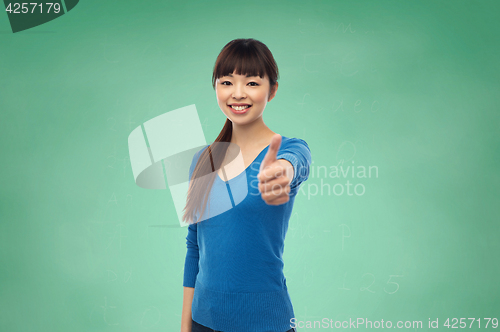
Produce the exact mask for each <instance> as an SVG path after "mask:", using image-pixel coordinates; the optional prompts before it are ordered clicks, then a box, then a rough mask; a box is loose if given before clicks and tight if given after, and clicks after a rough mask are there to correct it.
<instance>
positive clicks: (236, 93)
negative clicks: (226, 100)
mask: <svg viewBox="0 0 500 332" xmlns="http://www.w3.org/2000/svg"><path fill="white" fill-rule="evenodd" d="M233 98H234V99H242V98H245V87H244V85H243V84H235V85H234V90H233Z"/></svg>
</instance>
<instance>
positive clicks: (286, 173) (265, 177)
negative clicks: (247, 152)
mask: <svg viewBox="0 0 500 332" xmlns="http://www.w3.org/2000/svg"><path fill="white" fill-rule="evenodd" d="M280 146H281V135H279V134H276V135H274V136H273V138H272V139H271V144H270V145H269V150H268V151H267V154H266V156H265V157H264V160H263V161H262V163H261V164H260V170H259V174H258V175H257V179H258V180H259V191H260V192H261V195H262V199H263V200H264V201H265V202H266V203H267V204H268V205H281V204H284V203H286V202H288V200H289V199H290V197H289V195H288V194H289V193H290V182H291V181H292V179H293V166H292V164H291V163H290V162H289V161H288V160H285V159H279V160H276V157H277V155H278V150H279V148H280Z"/></svg>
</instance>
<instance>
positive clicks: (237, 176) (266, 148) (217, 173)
mask: <svg viewBox="0 0 500 332" xmlns="http://www.w3.org/2000/svg"><path fill="white" fill-rule="evenodd" d="M281 143H282V144H283V138H282V141H281ZM270 145H271V144H268V145H267V146H266V147H265V148H264V149H262V150H261V151H260V152H259V154H258V155H257V157H255V159H254V160H252V162H251V163H250V164H249V165H248V166H247V168H245V170H244V171H243V172H241V173H240V174H238V175H236V176H235V177H234V178H231V179H229V180H228V181H224V180H222V179H221V177H220V176H219V172H215V174H216V175H217V178H218V179H219V180H220V181H222V182H224V183H229V181H232V180H235V179H237V178H239V177H240V176H242V175H243V174H245V173H246V172H247V170H248V169H249V168H250V166H252V165H253V163H255V162H256V161H257V159H259V158H260V156H261V155H262V153H263V152H264V151H266V150H268V149H269V146H270Z"/></svg>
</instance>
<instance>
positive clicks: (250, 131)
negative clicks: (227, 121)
mask: <svg viewBox="0 0 500 332" xmlns="http://www.w3.org/2000/svg"><path fill="white" fill-rule="evenodd" d="M274 134H275V132H273V131H272V130H271V129H269V127H268V126H266V124H265V123H264V120H263V119H262V117H259V118H258V119H257V120H255V121H254V122H252V123H249V124H246V125H238V124H235V123H234V122H233V133H232V137H231V143H234V144H237V145H238V146H239V147H240V149H242V150H246V149H252V148H257V147H261V146H262V145H263V144H266V145H267V144H269V142H270V140H271V137H272V136H273V135H274Z"/></svg>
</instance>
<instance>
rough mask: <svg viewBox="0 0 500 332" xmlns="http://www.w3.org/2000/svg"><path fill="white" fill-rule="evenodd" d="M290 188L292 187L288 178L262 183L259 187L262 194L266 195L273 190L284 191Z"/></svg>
mask: <svg viewBox="0 0 500 332" xmlns="http://www.w3.org/2000/svg"><path fill="white" fill-rule="evenodd" d="M289 186H290V181H288V178H287V177H280V178H277V179H274V180H273V181H270V182H260V183H259V185H258V187H259V191H260V192H261V193H262V192H264V193H265V192H268V191H272V190H278V189H279V188H283V189H284V188H286V187H289Z"/></svg>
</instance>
